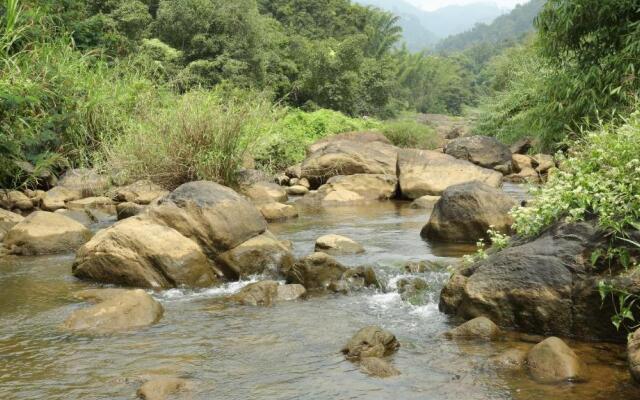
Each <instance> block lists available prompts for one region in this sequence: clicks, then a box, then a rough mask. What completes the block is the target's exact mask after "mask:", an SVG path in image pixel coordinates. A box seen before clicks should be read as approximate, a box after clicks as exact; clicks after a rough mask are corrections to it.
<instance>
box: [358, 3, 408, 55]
mask: <svg viewBox="0 0 640 400" xmlns="http://www.w3.org/2000/svg"><path fill="white" fill-rule="evenodd" d="M369 10H370V11H371V12H370V13H369V15H370V17H369V23H368V24H367V25H368V29H367V36H368V43H367V48H366V49H367V55H368V56H370V57H375V58H381V57H383V56H384V55H385V54H387V53H388V52H389V51H390V50H391V48H393V46H394V45H395V44H396V43H397V42H398V41H399V40H400V39H401V38H402V28H401V27H400V26H399V25H398V22H399V21H400V17H398V16H397V15H394V14H393V13H390V12H386V11H381V10H379V9H377V8H373V7H369Z"/></svg>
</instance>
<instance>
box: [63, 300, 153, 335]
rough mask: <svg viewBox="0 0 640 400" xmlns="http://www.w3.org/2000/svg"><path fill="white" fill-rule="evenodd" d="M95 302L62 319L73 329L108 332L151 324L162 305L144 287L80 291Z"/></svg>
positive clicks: (68, 327)
mask: <svg viewBox="0 0 640 400" xmlns="http://www.w3.org/2000/svg"><path fill="white" fill-rule="evenodd" d="M80 296H84V297H85V298H88V299H95V300H97V301H98V304H96V305H94V306H91V307H88V308H84V309H80V310H77V311H74V312H73V313H72V314H71V315H70V316H69V317H68V318H67V320H66V321H65V322H64V325H63V327H64V329H66V330H69V331H72V332H83V333H90V334H107V333H115V332H123V331H130V330H133V329H139V328H143V327H146V326H149V325H153V324H155V323H156V322H158V321H159V320H160V319H161V318H162V314H163V312H164V310H163V308H162V305H160V303H158V302H157V301H156V300H154V299H153V297H151V296H150V295H149V294H147V293H146V292H145V291H144V290H141V289H136V290H113V289H111V290H109V291H108V292H105V293H88V294H81V295H80Z"/></svg>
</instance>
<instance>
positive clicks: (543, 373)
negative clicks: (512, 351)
mask: <svg viewBox="0 0 640 400" xmlns="http://www.w3.org/2000/svg"><path fill="white" fill-rule="evenodd" d="M527 367H528V370H529V374H530V375H531V377H532V378H533V379H534V380H536V381H538V382H541V383H560V382H565V381H573V382H575V381H583V380H585V379H586V375H585V374H586V365H585V364H584V363H583V362H582V361H581V360H580V359H579V358H578V356H577V355H576V353H574V351H573V350H571V348H570V347H569V346H567V345H566V344H565V343H564V342H563V341H562V340H560V339H558V338H557V337H550V338H548V339H545V340H544V341H542V342H540V343H538V344H537V345H535V346H534V347H533V348H532V349H531V350H530V351H529V354H527Z"/></svg>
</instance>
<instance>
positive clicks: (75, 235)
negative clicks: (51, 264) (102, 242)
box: [4, 211, 91, 256]
mask: <svg viewBox="0 0 640 400" xmlns="http://www.w3.org/2000/svg"><path fill="white" fill-rule="evenodd" d="M89 238H91V232H90V231H89V230H88V229H87V228H86V227H85V226H84V225H82V224H80V223H78V222H76V221H74V220H73V219H71V218H67V217H65V216H64V215H60V214H56V213H51V212H45V211H36V212H34V213H32V214H30V215H29V216H28V217H27V218H25V219H24V220H22V221H21V222H20V223H18V224H16V225H15V226H13V227H12V228H11V229H10V230H9V231H8V232H7V234H6V235H5V237H4V245H5V246H6V247H7V248H8V249H9V251H10V252H11V253H13V254H16V255H24V256H28V255H40V254H55V253H64V252H69V251H74V250H75V249H77V248H78V247H80V246H82V245H83V244H84V243H85V242H87V241H88V240H89Z"/></svg>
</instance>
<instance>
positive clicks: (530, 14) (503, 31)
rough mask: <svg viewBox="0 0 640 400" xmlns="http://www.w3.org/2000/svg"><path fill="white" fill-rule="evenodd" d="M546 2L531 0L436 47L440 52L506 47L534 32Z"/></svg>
mask: <svg viewBox="0 0 640 400" xmlns="http://www.w3.org/2000/svg"><path fill="white" fill-rule="evenodd" d="M545 2H546V0H531V1H529V2H528V3H525V4H523V5H517V6H516V7H515V8H514V9H513V10H512V11H511V12H510V13H508V14H505V15H501V16H499V17H498V18H496V19H495V20H494V21H493V22H491V23H489V24H485V23H479V24H477V25H475V26H474V27H473V28H472V29H470V30H468V31H466V32H463V33H460V34H457V35H453V36H450V37H447V38H445V39H443V40H442V41H440V42H439V43H438V45H437V46H436V48H437V50H439V51H447V52H451V51H462V50H465V49H467V48H469V47H472V46H474V45H478V44H486V43H488V44H491V45H492V46H498V47H506V46H509V45H513V44H515V43H517V42H518V41H520V40H522V38H523V37H524V35H526V34H527V33H529V32H531V31H533V29H534V27H533V20H534V19H535V17H536V16H537V15H538V13H539V12H540V10H541V9H542V6H543V5H544V4H545Z"/></svg>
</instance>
